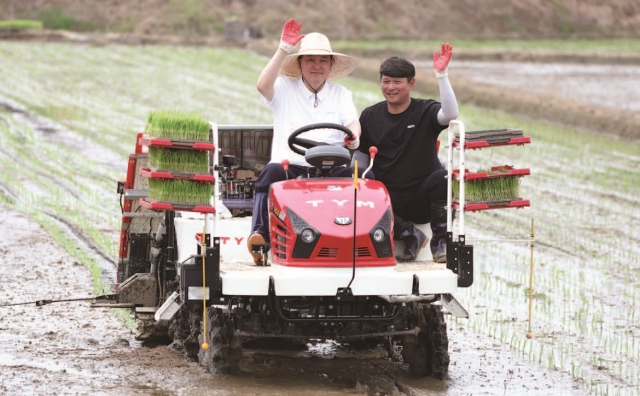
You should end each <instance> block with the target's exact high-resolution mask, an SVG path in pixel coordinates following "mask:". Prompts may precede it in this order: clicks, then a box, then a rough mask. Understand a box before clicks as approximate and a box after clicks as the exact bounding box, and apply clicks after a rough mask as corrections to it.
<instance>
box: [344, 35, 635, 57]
mask: <svg viewBox="0 0 640 396" xmlns="http://www.w3.org/2000/svg"><path fill="white" fill-rule="evenodd" d="M450 43H451V45H452V46H453V48H454V56H455V50H456V49H464V50H500V51H516V50H518V51H519V50H541V51H562V52H576V53H590V52H605V53H610V54H619V53H633V54H640V40H637V39H598V40H596V39H563V40H560V39H558V40H451V41H450ZM332 44H333V47H335V49H336V51H337V50H340V51H342V52H347V53H348V50H350V49H354V50H363V49H423V50H432V51H435V50H439V49H440V45H441V44H442V42H441V41H436V40H372V41H368V40H354V41H340V40H337V41H335V42H334V43H332Z"/></svg>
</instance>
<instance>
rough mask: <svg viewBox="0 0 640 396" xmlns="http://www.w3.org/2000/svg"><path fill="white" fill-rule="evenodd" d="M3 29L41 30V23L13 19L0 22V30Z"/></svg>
mask: <svg viewBox="0 0 640 396" xmlns="http://www.w3.org/2000/svg"><path fill="white" fill-rule="evenodd" d="M4 29H42V22H41V21H28V20H20V19H13V20H10V21H0V30H4Z"/></svg>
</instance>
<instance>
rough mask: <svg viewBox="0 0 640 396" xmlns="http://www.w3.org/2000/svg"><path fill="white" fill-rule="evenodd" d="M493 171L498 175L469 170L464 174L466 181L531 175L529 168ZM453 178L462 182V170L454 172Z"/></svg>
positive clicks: (504, 168)
mask: <svg viewBox="0 0 640 396" xmlns="http://www.w3.org/2000/svg"><path fill="white" fill-rule="evenodd" d="M491 170H492V171H494V172H497V173H493V174H489V173H488V172H469V171H468V170H467V171H465V173H464V180H479V179H490V178H495V177H507V176H527V175H530V174H531V171H530V170H529V168H523V169H514V168H513V166H511V165H502V166H492V167H491ZM453 178H454V179H456V180H460V169H454V170H453Z"/></svg>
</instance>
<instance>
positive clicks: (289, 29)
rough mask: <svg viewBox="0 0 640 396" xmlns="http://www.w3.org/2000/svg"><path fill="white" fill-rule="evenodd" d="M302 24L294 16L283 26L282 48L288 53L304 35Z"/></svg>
mask: <svg viewBox="0 0 640 396" xmlns="http://www.w3.org/2000/svg"><path fill="white" fill-rule="evenodd" d="M300 29H302V24H301V23H298V21H297V20H296V19H295V18H293V19H289V20H288V21H287V22H285V23H284V27H283V28H282V36H280V48H282V49H283V50H284V51H285V52H286V53H289V52H291V50H292V49H293V47H295V46H296V45H298V43H299V42H300V40H302V38H303V37H304V34H300Z"/></svg>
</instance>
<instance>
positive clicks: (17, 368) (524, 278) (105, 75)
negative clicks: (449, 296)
mask: <svg viewBox="0 0 640 396" xmlns="http://www.w3.org/2000/svg"><path fill="white" fill-rule="evenodd" d="M266 61H267V59H266V58H264V57H261V56H258V55H255V54H253V53H250V52H246V51H243V50H239V49H215V48H186V47H171V46H148V47H136V46H121V45H106V46H102V47H94V46H87V45H79V44H65V43H34V42H32V43H20V42H4V41H2V42H0V72H1V74H2V76H3V78H2V80H0V201H1V205H2V209H1V211H2V216H1V220H2V223H1V227H0V228H1V229H2V234H3V236H4V238H3V239H2V241H0V257H2V263H1V265H3V267H5V268H7V269H8V268H11V270H10V271H9V270H8V271H9V272H8V275H7V278H6V279H8V281H7V282H3V285H2V290H1V292H0V303H18V302H23V301H31V300H37V299H45V298H53V299H64V298H73V297H83V296H87V295H91V293H96V294H102V293H103V292H109V291H110V288H111V287H113V286H112V282H113V279H114V278H115V266H114V261H115V257H116V256H117V254H116V253H117V252H116V251H117V244H118V238H119V234H120V217H121V208H120V203H119V202H118V199H117V194H116V180H117V179H118V178H119V177H121V176H123V175H124V174H125V173H126V164H127V158H128V155H129V153H130V152H131V151H132V149H133V146H134V144H135V136H136V134H137V133H138V132H141V131H143V129H144V127H145V124H146V121H147V116H148V114H149V112H150V111H154V110H158V109H168V110H184V111H191V112H195V113H198V114H202V115H203V116H204V117H205V118H206V119H207V120H210V121H212V122H216V123H218V124H268V123H270V122H271V115H270V114H269V112H268V110H267V109H266V108H264V107H262V106H261V105H260V101H259V97H258V93H257V91H256V89H255V82H256V79H257V76H258V75H259V73H260V71H261V70H262V68H263V67H264V65H265V63H266ZM454 63H455V58H454ZM469 69H472V70H473V71H474V73H482V71H481V70H482V69H477V68H473V67H470V66H468V65H466V66H465V70H469ZM454 71H455V68H454V67H452V73H453V72H454ZM461 72H462V70H461ZM465 78H469V76H465ZM566 78H569V77H566ZM509 81H511V80H509ZM340 83H341V84H344V85H345V86H347V87H348V88H349V89H350V90H351V91H352V92H353V95H354V100H355V102H356V106H357V107H358V110H362V109H364V108H365V107H367V106H369V105H371V104H373V103H376V102H378V101H380V100H382V96H381V94H380V92H379V87H378V84H377V81H376V79H375V78H373V79H370V80H365V79H355V78H345V79H341V80H340ZM512 84H513V85H512V86H509V87H506V88H505V95H508V94H509V92H511V91H513V90H517V89H519V88H521V87H520V86H518V85H517V84H518V80H517V79H515V80H513V81H512ZM453 88H454V90H455V89H456V86H455V85H454V87H453ZM550 94H553V95H555V94H556V93H555V92H551V93H550ZM563 94H565V95H570V94H571V93H570V90H568V91H567V92H563ZM416 96H420V95H419V94H418V93H416ZM554 97H555V96H554ZM568 99H576V98H568ZM608 105H609V104H607V103H603V106H605V107H606V106H608ZM629 108H630V109H633V107H629ZM460 119H461V120H462V121H464V123H465V125H466V126H467V130H482V129H497V128H507V127H512V128H520V129H522V130H523V131H524V132H525V135H527V136H530V137H531V140H532V143H531V144H528V145H524V146H518V147H513V148H504V147H496V148H492V149H484V150H477V151H473V152H471V151H470V152H469V153H468V154H467V161H466V166H467V167H468V168H469V169H470V170H471V171H477V170H478V169H486V168H487V167H490V166H492V165H496V164H503V165H517V166H519V167H528V168H530V169H531V175H530V176H527V177H526V178H523V179H522V181H521V183H520V187H519V192H520V194H521V196H522V197H523V198H525V199H529V200H530V201H531V206H530V207H528V208H524V209H518V210H516V209H513V210H502V211H485V212H478V213H468V214H467V215H466V216H465V221H466V227H467V232H466V236H467V238H468V239H469V241H470V242H471V243H472V244H473V245H474V251H475V264H476V267H475V283H474V285H473V287H471V288H469V289H460V291H459V293H458V294H457V295H456V298H457V299H458V300H460V302H461V304H462V305H463V306H465V307H466V308H467V309H468V310H469V313H470V318H469V319H468V320H467V319H459V320H456V319H455V318H454V317H453V316H447V317H446V320H447V324H448V328H449V338H450V344H449V348H450V354H451V366H450V368H449V377H450V378H448V379H446V380H445V381H434V380H432V379H418V378H414V377H411V376H409V375H408V374H407V373H406V370H404V369H403V367H402V365H399V364H392V363H390V362H388V361H387V360H385V359H384V358H383V357H381V356H380V355H377V354H375V353H374V352H375V351H371V350H370V351H366V352H362V351H350V350H346V349H345V348H344V347H342V346H340V345H320V346H309V347H308V348H307V349H306V350H304V351H300V350H295V351H292V350H290V349H286V350H279V351H273V350H271V349H269V350H255V351H249V352H246V353H245V355H243V361H242V363H241V369H242V372H241V374H239V375H237V376H227V375H211V374H207V373H205V372H204V371H203V369H202V368H200V367H198V366H197V365H196V364H195V363H193V362H187V361H185V360H183V359H181V358H180V357H179V356H178V355H177V354H175V353H173V352H172V351H170V350H168V349H167V348H166V347H165V346H162V345H159V346H141V345H139V344H137V343H136V342H135V341H132V339H133V337H132V335H131V334H130V332H128V331H127V330H126V329H125V326H124V324H122V323H121V322H119V321H116V322H112V321H110V320H111V319H110V318H111V317H112V313H111V311H102V310H92V311H88V312H87V311H85V310H84V308H81V307H80V306H81V304H83V303H80V302H76V303H64V304H59V305H55V306H54V305H51V306H44V307H32V306H21V307H20V308H19V309H12V308H9V307H0V340H2V341H6V342H2V343H0V345H2V346H0V366H2V371H3V373H9V374H7V375H4V374H3V379H2V380H0V390H3V392H6V393H15V392H17V391H20V390H25V389H26V390H27V391H29V390H30V391H32V392H34V393H40V392H43V391H47V392H48V391H52V392H55V391H58V392H63V393H64V392H65V391H66V390H67V389H74V390H75V389H77V390H78V392H80V393H84V392H89V391H100V390H106V392H107V393H112V392H116V391H117V390H122V389H144V390H154V389H155V390H160V391H166V392H169V393H177V394H189V393H190V392H193V391H197V390H203V389H208V388H212V387H215V388H216V389H218V390H220V391H221V392H223V393H229V394H230V393H234V392H240V393H248V392H254V391H255V392H257V391H264V392H265V393H267V394H270V393H273V394H276V393H278V391H281V390H282V389H292V392H294V393H295V390H296V389H297V390H302V389H304V390H305V391H306V390H308V389H309V387H311V386H312V387H313V389H315V391H316V392H317V393H316V394H331V393H335V394H341V393H353V394H361V393H371V392H376V391H377V392H379V393H383V394H390V393H392V392H396V391H397V392H402V393H407V394H411V393H413V394H432V393H430V392H434V391H438V392H442V393H448V394H466V393H473V394H483V393H486V394H504V393H505V392H506V393H507V394H509V393H510V391H511V392H513V393H515V394H517V393H519V392H521V393H526V392H530V393H529V394H548V393H550V392H552V391H560V392H562V391H564V392H566V393H568V392H573V393H574V394H587V393H593V394H621V395H626V394H637V390H638V386H640V370H639V369H638V367H639V366H640V342H639V340H638V337H640V328H639V327H638V326H637V317H636V316H637V313H636V312H637V311H638V309H639V308H640V307H639V306H638V305H639V304H640V299H639V298H638V291H639V288H640V286H639V285H638V282H637V281H636V279H637V277H638V274H640V227H638V226H637V224H640V201H639V200H638V199H637V197H638V196H639V195H640V172H638V164H640V144H639V143H637V142H634V141H629V140H622V139H620V138H617V137H615V136H614V135H615V133H613V131H612V130H600V131H589V132H586V131H584V130H580V131H579V130H576V129H574V128H572V127H571V126H568V125H560V124H557V123H555V124H552V123H547V122H544V121H541V120H540V119H534V118H531V117H524V116H517V115H515V114H507V113H504V112H500V111H495V110H490V109H486V108H480V107H476V106H474V105H470V104H467V103H465V102H463V103H461V106H460ZM610 127H611V129H615V127H616V125H615V124H613V125H611V126H610ZM440 155H441V159H442V160H443V161H444V160H445V159H446V158H445V156H446V154H445V150H441V151H440ZM532 219H533V220H534V221H535V240H536V245H535V257H534V263H535V265H534V280H533V290H532V292H533V293H532V294H533V297H534V299H533V304H532V307H533V312H532V326H531V331H532V333H533V335H534V337H533V338H532V339H530V340H529V339H527V338H526V337H525V335H526V333H527V331H528V330H529V327H528V326H529V322H528V319H529V311H528V309H529V300H528V296H529V282H530V279H529V268H530V247H529V244H528V243H527V242H526V240H527V238H528V237H529V234H530V230H531V222H532ZM13 224H17V225H20V227H22V228H23V229H24V233H20V234H19V235H21V237H20V238H22V239H20V238H19V239H18V240H16V239H15V238H17V236H15V238H10V236H11V235H10V234H12V232H11V227H12V225H13ZM16 235H18V233H16ZM20 240H27V241H32V243H27V244H24V243H20ZM501 240H516V241H515V242H513V241H501ZM46 241H48V242H46ZM523 241H525V242H523ZM40 243H42V244H40ZM81 246H82V247H81ZM50 252H55V255H56V258H58V259H59V261H60V263H59V264H58V265H56V267H55V268H57V271H56V274H53V273H51V272H49V271H45V270H44V269H46V268H47V267H48V266H51V265H52V264H51V263H50V262H48V261H46V260H42V259H39V257H45V256H47V255H49V254H51V255H53V253H50ZM74 263H79V264H83V265H84V266H85V267H86V268H87V269H86V270H85V269H83V267H82V266H79V265H73V264H74ZM32 266H35V268H34V269H33V271H30V272H29V275H28V276H22V275H23V272H22V271H19V270H18V269H20V268H26V267H28V268H30V267H32ZM41 266H43V267H41ZM38 271H40V272H39V273H40V274H41V275H38ZM80 272H82V273H86V274H87V276H86V277H81V276H80V275H73V276H70V275H69V274H78V273H80ZM42 277H44V278H46V279H57V280H58V281H57V283H55V282H54V283H51V284H50V283H49V282H48V281H47V282H44V281H43V280H42V279H41V278H42ZM72 278H73V279H75V278H79V279H76V280H75V281H73V282H72V281H71V279H72ZM92 278H93V287H92V286H91V284H90V283H91V279H92ZM74 282H75V283H74ZM85 283H86V286H83V285H85ZM45 284H46V285H47V286H46V287H44V285H45ZM40 293H44V294H45V295H42V294H40ZM120 315H121V316H126V315H123V314H122V313H120ZM45 318H46V321H47V323H50V324H51V326H53V328H52V330H47V331H52V332H53V333H51V334H49V336H47V333H46V331H45V330H44V328H42V327H41V326H40V327H39V323H42V321H43V320H45ZM99 321H107V322H108V323H109V324H108V325H107V324H105V325H100V324H99V325H96V323H102V322H99ZM76 324H78V326H81V327H80V328H78V327H77V326H76ZM82 326H84V327H82ZM87 328H90V329H91V331H90V333H91V337H88V336H80V335H79V334H80V333H83V332H84V331H85V330H86V329H87ZM11 329H22V331H21V332H20V334H19V335H13V334H18V333H17V332H13V330H11ZM83 329H85V330H83ZM41 337H46V339H47V342H48V343H49V344H50V345H49V347H48V348H47V349H46V351H47V353H48V354H51V356H50V357H46V358H45V360H46V362H47V363H46V364H44V363H43V364H41V365H35V364H29V363H28V361H29V360H30V359H36V358H38V357H42V354H41V353H40V352H39V351H38V348H36V347H35V345H37V344H36V343H37V342H38V341H42V340H43V339H44V338H41ZM65 340H66V341H65ZM69 340H76V341H77V343H76V344H77V345H80V347H77V348H76V350H75V351H72V349H73V347H72V345H74V343H73V341H69ZM77 345H76V346H77ZM92 351H93V352H92ZM96 356H98V357H99V358H98V359H97V360H99V361H101V362H102V363H100V364H98V363H94V364H92V365H90V366H87V368H82V367H76V366H74V364H75V363H72V360H73V359H81V361H85V362H86V361H88V360H86V359H93V358H94V357H96ZM82 359H85V360H82ZM136 359H139V361H138V363H136ZM56 361H57V362H58V363H57V365H58V367H56V363H55V362H56ZM140 364H144V366H140ZM130 370H133V371H130ZM129 372H137V373H141V372H145V374H144V375H141V376H139V377H136V376H135V375H130V374H129ZM43 373H44V375H46V378H47V381H46V384H45V383H44V382H38V381H36V379H37V378H38V376H39V375H42V374H43ZM99 373H102V374H105V373H106V374H105V377H106V378H119V379H118V380H117V381H112V383H108V381H106V379H99V378H98V377H99V376H100V375H99ZM345 373H349V376H348V377H347V376H346V375H345ZM299 376H303V377H304V378H305V380H306V381H307V382H306V386H305V387H304V388H300V386H301V385H300V384H299V381H298V377H299ZM87 378H90V380H89V381H87V380H86V379H87ZM162 378H171V380H169V381H161V379H162ZM274 378H280V380H278V381H276V380H275V379H274ZM532 379H534V380H533V381H532ZM261 393H262V392H261Z"/></svg>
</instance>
